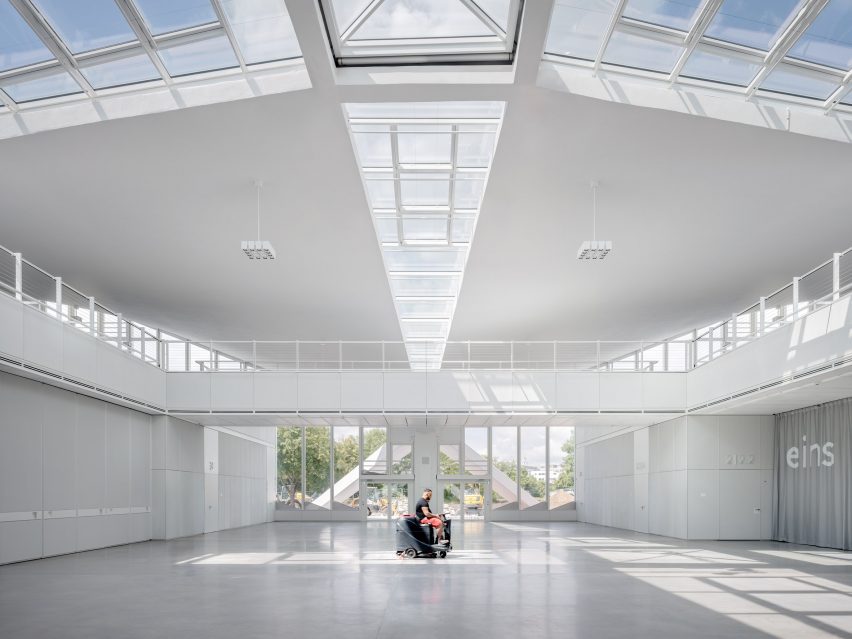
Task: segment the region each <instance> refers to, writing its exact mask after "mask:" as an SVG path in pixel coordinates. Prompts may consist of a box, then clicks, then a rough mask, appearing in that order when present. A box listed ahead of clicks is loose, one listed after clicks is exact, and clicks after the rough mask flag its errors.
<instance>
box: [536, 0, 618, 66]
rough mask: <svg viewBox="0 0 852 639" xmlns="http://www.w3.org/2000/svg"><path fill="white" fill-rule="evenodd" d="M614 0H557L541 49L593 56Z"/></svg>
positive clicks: (566, 54) (555, 52)
mask: <svg viewBox="0 0 852 639" xmlns="http://www.w3.org/2000/svg"><path fill="white" fill-rule="evenodd" d="M615 3H616V0H556V3H555V4H554V6H553V14H552V16H551V18H550V31H549V32H548V34H547V43H546V45H545V48H544V50H545V51H546V52H547V53H553V54H555V55H562V56H568V57H571V58H581V59H584V60H594V59H595V56H597V54H598V49H600V47H601V45H602V44H603V39H604V35H605V34H606V30H607V26H608V25H609V22H610V20H611V19H612V14H613V11H614V10H615Z"/></svg>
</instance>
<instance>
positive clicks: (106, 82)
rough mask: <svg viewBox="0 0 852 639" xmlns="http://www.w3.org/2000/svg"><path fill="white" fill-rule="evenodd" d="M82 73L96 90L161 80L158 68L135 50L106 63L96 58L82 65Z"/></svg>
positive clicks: (144, 55)
mask: <svg viewBox="0 0 852 639" xmlns="http://www.w3.org/2000/svg"><path fill="white" fill-rule="evenodd" d="M80 72H81V73H82V74H83V76H85V78H86V79H87V80H88V81H89V84H91V85H92V86H93V87H94V88H95V89H107V88H110V87H118V86H123V85H125V84H135V83H137V82H147V81H149V80H159V79H161V76H160V73H159V72H158V71H157V67H155V66H154V64H153V63H152V62H151V58H149V57H148V54H147V53H145V51H143V50H142V49H135V50H133V51H130V52H127V53H126V54H124V55H122V56H120V57H118V58H112V59H110V60H107V61H105V62H104V61H98V60H97V58H96V59H94V60H91V61H89V62H86V63H82V64H80Z"/></svg>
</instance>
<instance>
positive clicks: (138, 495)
mask: <svg viewBox="0 0 852 639" xmlns="http://www.w3.org/2000/svg"><path fill="white" fill-rule="evenodd" d="M0 406H2V410H0V564H2V563H9V562H13V561H21V560H25V559H35V558H38V557H47V556H51V555H59V554H63V553H70V552H76V551H79V550H91V549H94V548H103V547H106V546H114V545H118V544H125V543H130V542H135V541H144V540H147V539H150V538H151V533H152V530H151V526H152V522H151V506H152V501H151V474H150V469H151V464H150V455H151V417H150V416H148V415H144V414H142V413H138V412H136V411H133V410H129V409H127V408H122V407H118V406H115V405H112V404H108V403H106V402H102V401H99V400H96V399H92V398H90V397H84V396H81V395H77V394H75V393H71V392H68V391H64V390H60V389H58V388H54V387H52V386H48V385H46V384H41V383H39V382H35V381H32V380H28V379H24V378H21V377H17V376H14V375H10V374H6V373H0Z"/></svg>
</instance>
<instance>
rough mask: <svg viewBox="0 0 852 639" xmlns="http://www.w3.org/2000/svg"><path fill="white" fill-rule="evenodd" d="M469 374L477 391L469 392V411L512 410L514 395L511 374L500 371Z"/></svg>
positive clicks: (472, 372)
mask: <svg viewBox="0 0 852 639" xmlns="http://www.w3.org/2000/svg"><path fill="white" fill-rule="evenodd" d="M470 374H471V379H472V380H473V383H474V384H475V386H476V388H477V389H478V391H477V392H473V391H471V392H470V410H472V411H509V410H512V398H513V395H514V378H513V375H512V373H510V372H502V371H499V372H498V371H471V372H470ZM480 398H481V399H480Z"/></svg>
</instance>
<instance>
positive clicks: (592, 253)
mask: <svg viewBox="0 0 852 639" xmlns="http://www.w3.org/2000/svg"><path fill="white" fill-rule="evenodd" d="M597 225H598V183H597V182H592V238H593V239H591V240H586V241H585V242H583V243H582V244H580V248H579V249H578V250H577V259H578V260H602V259H604V258H605V257H606V256H607V255H609V253H610V251H612V242H611V241H610V240H599V239H597V232H598V228H597Z"/></svg>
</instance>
